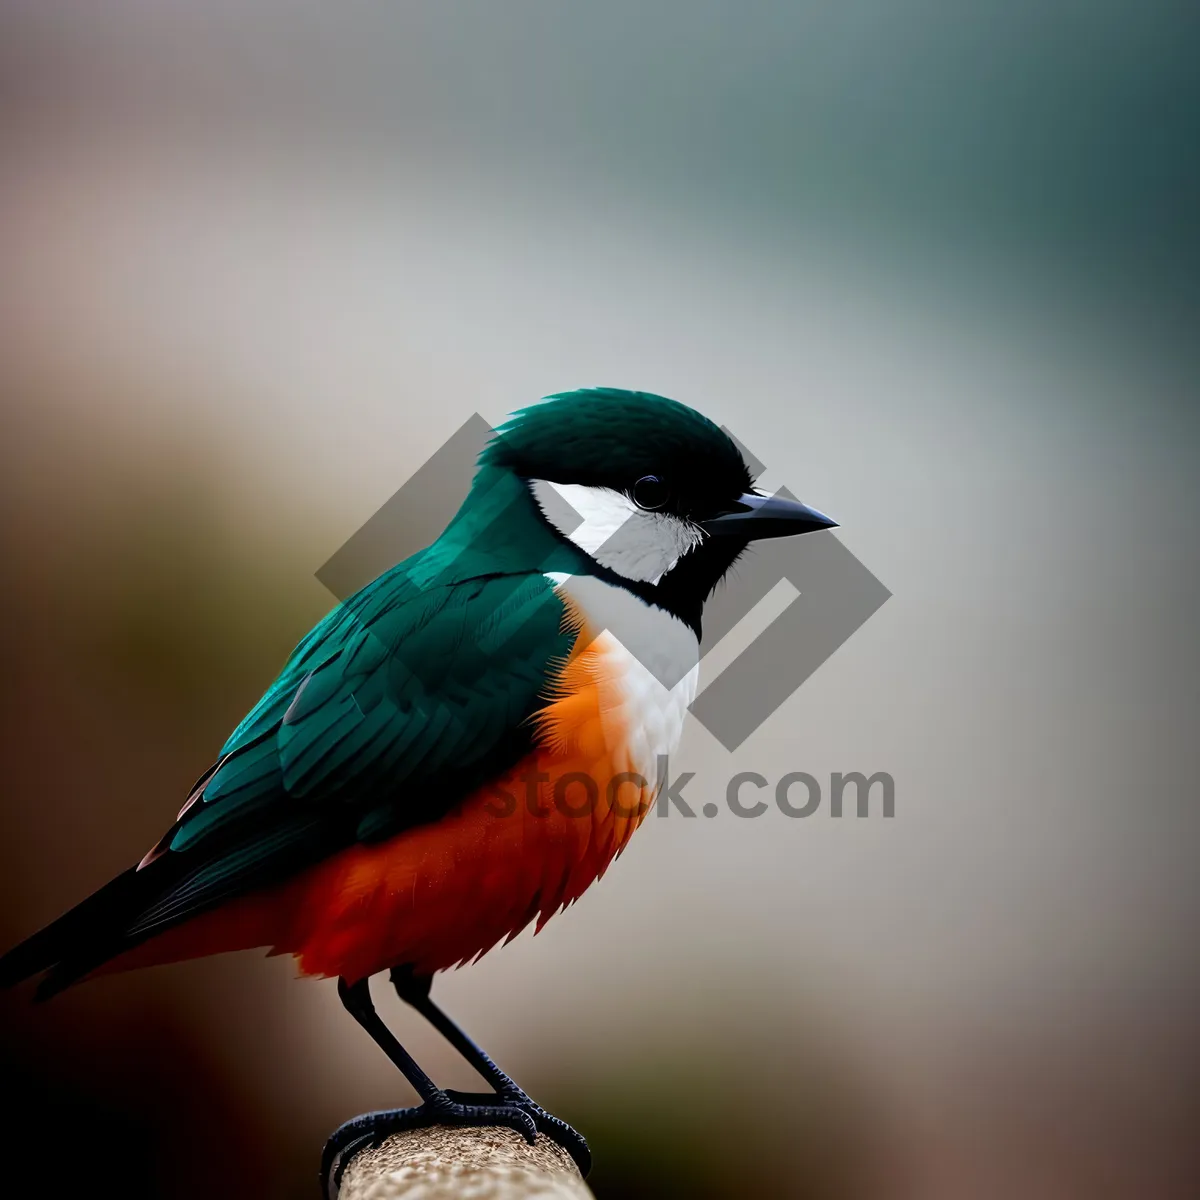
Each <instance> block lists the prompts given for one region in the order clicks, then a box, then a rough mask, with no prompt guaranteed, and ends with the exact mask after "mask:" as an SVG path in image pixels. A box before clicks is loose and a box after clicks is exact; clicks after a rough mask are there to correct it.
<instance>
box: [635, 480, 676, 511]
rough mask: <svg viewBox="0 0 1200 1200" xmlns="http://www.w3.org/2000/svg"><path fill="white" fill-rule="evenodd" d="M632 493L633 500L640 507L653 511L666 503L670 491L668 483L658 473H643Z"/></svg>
mask: <svg viewBox="0 0 1200 1200" xmlns="http://www.w3.org/2000/svg"><path fill="white" fill-rule="evenodd" d="M632 495H633V502H634V504H636V505H637V506H638V508H645V509H649V510H651V511H653V510H654V509H656V508H662V506H663V505H664V504H666V502H667V498H668V496H669V492H668V491H667V485H666V484H665V483H663V481H662V480H661V479H659V477H658V476H657V475H643V476H642V477H641V479H639V480H638V481H637V483H635V484H634V485H633V491H632Z"/></svg>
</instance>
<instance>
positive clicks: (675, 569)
mask: <svg viewBox="0 0 1200 1200" xmlns="http://www.w3.org/2000/svg"><path fill="white" fill-rule="evenodd" d="M481 462H482V464H483V465H485V466H490V467H492V468H496V469H499V470H502V471H505V472H507V473H511V474H512V475H515V476H516V477H518V478H519V479H520V480H522V481H523V483H524V485H525V486H526V487H527V488H528V489H529V493H530V495H531V496H532V498H533V500H534V502H535V504H536V508H537V512H538V514H539V516H540V519H541V520H542V521H544V522H545V523H546V524H547V525H548V526H550V527H551V529H552V530H553V531H554V533H555V534H556V535H557V536H558V537H560V538H563V539H566V540H567V541H568V542H570V543H571V544H572V545H573V546H574V547H576V548H577V549H578V550H579V551H582V553H583V554H584V555H586V556H587V558H588V559H589V560H591V563H592V564H595V568H596V569H597V570H598V571H600V572H602V573H604V574H606V575H607V574H610V573H611V575H613V576H616V577H618V579H619V581H620V582H621V583H623V584H624V585H625V586H627V587H630V588H631V589H632V590H634V591H637V592H638V593H639V594H642V595H644V596H645V597H646V598H647V599H652V600H654V601H655V602H656V603H659V604H663V605H665V606H668V607H670V608H672V609H673V610H675V611H677V612H679V613H680V615H681V616H684V617H685V618H686V619H689V620H692V619H693V614H694V620H695V622H696V623H697V624H698V620H699V610H700V607H701V606H702V605H703V602H704V600H705V598H706V597H707V596H708V594H709V593H710V592H711V591H712V589H713V587H715V586H716V584H717V582H718V581H719V580H720V579H721V577H722V576H723V575H724V574H725V572H726V571H727V570H728V569H729V567H730V566H731V565H732V564H733V563H734V561H735V560H736V559H737V557H738V556H739V555H740V554H741V553H742V551H743V550H745V548H746V546H747V545H748V544H749V543H750V542H752V541H755V540H757V539H759V538H769V537H781V536H787V535H792V534H800V533H808V532H810V531H813V530H818V529H828V528H830V527H832V526H834V525H835V522H833V521H831V520H830V519H829V518H828V517H826V516H824V515H823V514H822V513H819V512H817V511H816V510H815V509H812V508H809V507H808V506H807V505H804V504H800V503H799V502H797V501H795V500H789V499H786V498H784V497H771V496H764V495H763V494H761V493H760V492H757V491H755V490H754V486H753V478H752V475H751V471H750V468H749V467H748V466H747V464H746V462H745V459H744V458H743V457H742V454H741V452H740V451H739V450H738V447H737V445H736V443H735V442H734V441H733V440H732V438H730V437H729V436H728V434H726V433H725V432H724V431H723V430H722V429H720V428H719V427H718V426H717V425H714V424H713V422H712V421H710V420H709V419H708V418H707V417H704V416H702V415H701V414H700V413H698V412H696V411H695V409H692V408H689V407H688V406H687V405H685V404H680V403H679V402H678V401H675V400H668V399H666V398H665V397H663V396H654V395H651V394H649V393H646V392H629V391H622V390H620V389H616V388H589V389H585V390H582V391H575V392H565V393H562V394H560V395H556V396H550V397H547V398H546V400H545V401H543V402H542V403H540V404H536V405H533V406H531V407H529V408H525V409H522V410H520V411H519V412H517V413H514V414H513V415H512V417H510V418H509V420H508V421H507V422H506V423H505V424H504V425H502V426H501V427H500V429H499V430H497V434H496V437H495V439H494V440H493V441H492V443H491V444H490V445H489V446H488V448H487V449H486V450H485V452H484V455H483V458H482V460H481Z"/></svg>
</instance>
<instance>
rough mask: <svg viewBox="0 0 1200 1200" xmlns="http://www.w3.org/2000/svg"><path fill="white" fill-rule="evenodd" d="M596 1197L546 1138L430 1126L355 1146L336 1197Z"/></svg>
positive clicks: (426, 1199)
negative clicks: (362, 1147)
mask: <svg viewBox="0 0 1200 1200" xmlns="http://www.w3.org/2000/svg"><path fill="white" fill-rule="evenodd" d="M468 1196H469V1197H471V1200H594V1197H593V1196H592V1193H591V1190H590V1189H589V1188H588V1186H587V1184H586V1183H584V1182H583V1179H582V1178H581V1177H580V1174H579V1170H578V1168H577V1167H576V1166H575V1163H574V1162H573V1161H572V1159H571V1156H570V1155H569V1154H568V1153H567V1152H566V1151H565V1150H564V1149H562V1147H561V1146H559V1145H558V1144H557V1143H555V1142H552V1141H551V1140H550V1139H549V1138H548V1137H545V1136H540V1137H539V1138H538V1139H537V1142H536V1143H535V1144H534V1145H532V1146H531V1145H529V1143H528V1142H526V1141H525V1139H524V1138H523V1137H521V1135H520V1134H519V1133H517V1132H516V1131H515V1130H512V1129H504V1128H498V1127H490V1128H487V1129H452V1128H450V1127H448V1126H445V1125H434V1126H431V1127H430V1128H428V1129H408V1130H405V1131H404V1132H403V1133H394V1134H392V1136H391V1137H389V1138H388V1139H387V1140H386V1141H385V1142H383V1144H382V1145H380V1146H378V1147H376V1148H375V1149H366V1150H363V1151H360V1152H359V1153H358V1154H356V1155H355V1156H354V1158H352V1159H351V1160H350V1163H349V1165H348V1166H347V1167H346V1173H345V1174H344V1175H343V1176H342V1184H341V1189H340V1191H339V1193H338V1200H462V1198H463V1197H468Z"/></svg>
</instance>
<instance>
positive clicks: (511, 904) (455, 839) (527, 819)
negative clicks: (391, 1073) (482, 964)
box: [113, 621, 654, 980]
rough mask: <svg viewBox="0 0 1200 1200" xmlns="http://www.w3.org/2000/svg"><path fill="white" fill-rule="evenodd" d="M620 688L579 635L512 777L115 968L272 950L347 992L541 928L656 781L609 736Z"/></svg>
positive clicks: (616, 845) (590, 875) (622, 835)
mask: <svg viewBox="0 0 1200 1200" xmlns="http://www.w3.org/2000/svg"><path fill="white" fill-rule="evenodd" d="M579 623H580V624H581V625H582V621H580V622H579ZM580 647H583V648H582V649H580ZM620 686H621V681H620V679H617V678H613V677H612V664H611V661H610V660H609V656H608V655H606V653H605V650H604V648H603V639H602V640H601V642H592V640H591V636H590V634H589V633H588V632H587V630H586V629H584V628H581V630H580V633H579V636H578V637H577V640H576V651H575V653H573V655H572V656H571V658H570V660H569V661H568V662H567V663H566V665H565V666H564V668H563V670H562V671H561V673H560V675H559V678H558V679H557V681H556V683H555V685H554V688H553V693H552V696H551V698H550V701H549V703H548V704H547V706H546V707H545V708H544V709H543V710H542V711H541V712H540V713H539V714H538V717H537V718H536V720H537V726H538V738H537V744H536V748H535V749H534V751H533V752H532V753H531V754H529V755H528V756H527V757H526V758H525V760H523V761H522V762H521V763H520V764H518V766H517V767H516V768H514V770H512V771H511V772H509V774H508V775H507V776H505V777H504V778H502V779H498V780H495V781H493V782H492V783H491V784H489V785H488V786H487V787H484V788H481V789H480V790H479V791H477V792H475V793H473V794H472V795H470V796H468V797H467V798H466V799H465V800H464V801H463V802H462V803H461V804H459V805H458V806H457V807H456V808H455V809H454V810H453V811H452V812H451V813H449V814H448V815H447V816H445V817H443V818H441V819H440V820H438V821H437V822H435V823H433V824H430V825H424V826H419V827H416V828H414V829H410V830H407V831H405V832H404V833H401V834H399V835H398V836H396V837H394V838H391V839H389V840H388V841H385V842H380V843H376V844H372V845H355V846H351V847H349V848H348V849H346V850H343V851H341V852H339V853H337V854H335V855H333V856H332V857H330V858H328V859H326V860H324V861H322V862H320V863H318V864H316V865H315V866H313V867H311V868H309V869H308V870H306V871H305V872H303V873H302V874H301V875H299V876H297V877H296V878H294V879H292V880H290V881H289V882H287V883H286V884H284V885H281V886H279V887H277V888H274V889H271V890H270V891H267V892H263V893H258V894H255V895H251V896H246V897H244V898H242V899H241V900H239V901H236V902H234V903H232V904H230V905H227V906H225V907H224V908H222V909H219V910H217V911H216V912H214V913H210V914H207V915H205V916H202V917H198V918H196V919H195V920H193V921H191V922H188V923H187V924H186V925H183V926H180V927H179V928H178V929H176V930H172V931H169V932H168V933H166V934H164V935H163V936H162V937H160V938H158V939H155V941H153V942H151V943H148V944H147V945H146V946H144V947H139V948H138V949H137V950H135V951H133V952H131V954H130V955H129V956H126V959H125V960H123V961H121V962H119V963H114V964H113V966H115V967H117V968H118V969H119V968H121V967H125V966H134V965H142V964H143V963H146V962H151V961H153V962H163V961H171V960H173V959H178V958H189V957H194V956H197V955H201V954H211V953H217V952H219V951H223V950H232V949H242V948H248V947H250V946H263V945H267V946H271V947H272V952H273V953H280V954H283V953H286V954H292V955H295V956H296V958H297V959H298V961H299V965H300V970H301V972H302V973H303V974H306V975H323V976H324V975H341V976H344V977H346V978H347V979H350V980H356V979H361V978H363V977H365V976H367V975H372V974H375V973H376V972H378V971H382V970H385V969H387V968H389V967H392V966H396V965H400V964H411V965H412V966H413V967H414V968H415V969H416V970H417V971H418V972H419V973H423V974H424V973H432V972H434V971H438V970H443V969H445V968H447V967H451V966H454V965H456V964H460V963H464V962H467V961H469V960H471V959H474V958H476V957H478V956H479V955H481V954H482V953H484V952H485V951H486V950H488V949H490V948H491V947H492V946H494V945H496V943H497V942H499V941H501V940H502V939H505V938H511V937H513V936H515V935H516V934H517V933H519V932H520V931H521V930H522V929H524V928H525V927H526V926H527V925H528V924H529V923H530V922H531V921H533V920H535V919H536V920H537V922H538V926H537V927H538V928H539V929H540V928H541V926H542V925H543V924H544V923H545V922H546V921H547V920H548V919H549V918H550V917H551V916H552V915H553V914H554V913H555V912H556V911H558V910H559V909H561V908H562V907H564V906H565V905H567V904H570V903H571V902H572V901H574V900H576V899H577V898H578V897H579V896H580V895H581V894H582V893H583V892H584V890H585V889H586V888H587V887H588V885H589V884H591V883H592V881H593V880H595V879H597V878H599V877H600V876H601V875H602V874H603V873H604V871H605V869H606V868H607V867H608V865H609V863H610V862H611V861H612V859H613V858H614V857H615V856H616V855H617V854H618V853H619V852H620V850H621V849H622V848H623V847H624V846H625V844H626V842H627V841H628V840H629V837H630V836H631V834H632V833H633V831H634V830H635V829H636V828H637V826H638V825H639V824H640V822H641V820H642V818H643V817H644V815H645V813H646V811H647V810H648V808H649V806H650V804H651V803H652V801H653V795H654V779H653V778H652V777H651V778H645V777H644V776H637V775H635V774H634V764H632V763H631V762H630V760H629V759H628V757H627V755H626V752H625V746H626V744H627V741H628V739H627V738H626V737H625V736H624V734H625V731H624V730H622V729H620V728H619V718H618V721H617V722H616V726H615V725H614V713H615V712H616V713H619V710H620V705H619V704H618V703H614V695H615V691H616V690H617V689H619V688H620ZM643 769H645V768H644V767H643Z"/></svg>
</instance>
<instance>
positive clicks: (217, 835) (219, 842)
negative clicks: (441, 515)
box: [14, 551, 571, 994]
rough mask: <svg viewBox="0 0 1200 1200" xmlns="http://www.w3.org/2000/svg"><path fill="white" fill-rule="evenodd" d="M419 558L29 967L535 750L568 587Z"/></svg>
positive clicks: (347, 620)
mask: <svg viewBox="0 0 1200 1200" xmlns="http://www.w3.org/2000/svg"><path fill="white" fill-rule="evenodd" d="M425 553H426V554H428V553H430V552H429V551H426V552H425ZM420 558H421V556H417V559H416V560H409V562H407V563H403V564H401V565H400V566H399V567H397V568H394V569H393V570H392V571H390V572H388V573H387V574H385V575H383V576H381V577H380V578H379V579H378V580H376V581H375V583H373V584H371V585H370V586H369V587H367V588H365V589H364V590H363V591H362V592H359V593H358V594H357V595H356V596H354V597H352V598H351V599H350V600H348V601H346V602H345V603H344V604H342V605H341V606H339V607H338V608H337V609H335V610H334V611H333V612H332V613H330V614H329V616H328V617H326V618H325V620H324V621H322V622H321V623H320V624H319V625H317V626H316V628H315V629H313V631H312V632H311V633H310V634H309V635H308V636H307V637H306V638H305V639H304V640H303V641H302V642H301V643H300V645H299V646H297V647H296V649H295V651H294V652H293V654H292V656H291V658H290V659H289V661H288V663H287V664H286V666H285V667H284V669H283V671H282V672H281V674H280V675H279V678H278V679H277V680H276V681H275V683H274V684H273V685H272V686H271V687H270V688H269V689H268V691H267V692H266V694H265V695H264V696H263V697H262V699H261V700H260V701H259V703H258V704H257V705H256V706H255V707H254V709H253V710H252V711H251V712H250V713H249V714H248V715H247V717H246V718H245V720H244V721H243V722H242V723H241V724H240V725H239V726H238V728H237V729H236V730H235V731H234V733H233V735H232V736H231V737H230V739H229V741H228V742H227V743H226V744H225V746H224V747H223V749H222V752H221V755H220V757H219V759H218V761H217V763H216V764H215V766H214V767H213V768H212V769H210V771H209V772H208V774H206V775H205V776H204V777H203V778H202V779H201V780H200V781H199V783H198V784H197V785H196V787H195V789H194V790H193V792H192V794H191V796H190V798H189V800H188V803H187V804H186V805H185V806H184V808H183V810H182V811H181V813H180V815H179V817H178V819H177V820H176V822H175V824H174V825H173V826H172V828H171V829H170V830H169V831H168V832H167V834H166V835H165V836H164V837H163V839H162V841H161V842H160V843H159V845H158V846H157V847H156V848H155V850H154V851H153V852H152V853H151V854H150V855H148V856H147V859H146V860H145V861H144V863H143V864H142V866H141V868H139V869H138V870H137V871H135V872H130V873H127V875H126V876H122V877H120V878H119V879H118V880H117V881H114V884H113V885H110V888H111V889H113V896H114V899H113V900H112V902H111V903H106V904H100V905H99V907H100V911H99V912H97V913H95V914H93V915H92V917H91V918H89V919H88V920H87V921H83V916H82V914H83V913H84V911H85V909H86V906H87V905H88V904H89V903H91V902H89V901H85V902H84V904H83V905H81V906H80V907H79V909H78V910H73V912H72V913H68V914H67V915H66V916H65V917H63V918H62V919H61V922H63V923H66V924H65V925H64V926H63V930H62V932H63V936H64V937H65V936H66V933H67V932H70V921H71V918H72V916H73V914H78V915H77V920H76V923H77V924H79V923H80V922H82V925H83V928H82V929H77V930H75V931H74V933H73V934H72V936H71V937H69V938H67V944H66V946H65V948H64V946H63V945H62V944H61V943H62V941H63V937H60V938H58V939H55V938H54V937H50V936H48V935H51V934H52V933H53V931H54V929H55V926H51V927H50V928H49V929H47V930H45V931H43V933H42V934H40V935H35V936H36V937H43V938H44V939H45V941H44V944H43V945H42V947H41V949H40V951H39V952H38V954H37V955H31V954H27V955H26V959H25V960H22V964H21V965H24V966H27V965H28V961H32V960H33V959H35V958H37V959H40V958H44V957H47V956H48V955H49V956H50V957H51V961H49V962H43V963H41V964H40V966H39V967H35V968H33V969H41V967H44V966H53V970H52V971H51V974H50V975H49V976H48V977H47V979H46V980H45V981H44V983H43V994H50V993H52V992H53V991H56V990H59V989H60V988H61V987H63V986H66V984H67V983H69V982H70V981H71V980H72V979H74V978H77V977H78V976H79V975H80V974H83V973H85V972H86V971H89V970H92V969H94V967H95V966H96V965H98V963H99V962H102V961H104V960H105V959H107V958H110V957H112V956H113V955H115V954H117V953H120V952H121V951H122V950H124V949H126V948H128V947H129V946H131V945H134V944H136V943H137V942H140V941H143V940H145V939H146V938H147V937H150V936H153V935H154V934H156V933H159V932H161V931H162V930H164V929H165V928H167V927H169V926H171V925H174V924H176V923H178V922H180V921H182V920H185V919H187V918H188V917H191V916H193V915H195V914H196V913H198V912H201V911H203V910H205V909H208V908H210V907H212V906H213V905H215V904H217V903H219V902H221V901H222V900H225V899H227V898H229V897H231V896H234V895H237V894H240V893H242V892H245V891H247V890H249V889H251V888H255V887H260V886H264V885H267V884H270V883H273V882H275V881H278V880H280V879H283V878H286V877H288V876H289V875H291V874H293V873H295V872H296V871H298V870H300V869H302V868H303V867H305V866H307V865H309V864H311V863H313V862H315V861H318V860H319V859H321V858H323V857H326V856H328V855H330V854H332V853H334V852H336V851H337V850H339V849H341V848H343V847H345V846H347V845H349V844H351V843H352V842H354V841H369V840H375V839H381V838H386V837H389V836H391V835H393V834H395V833H396V832H398V831H400V830H402V829H405V828H408V827H411V826H413V825H417V824H421V823H425V822H429V821H434V820H436V819H437V818H438V817H439V816H441V815H443V814H444V813H445V812H447V811H448V810H449V809H450V808H452V807H453V806H454V804H456V803H457V802H458V801H459V800H460V799H461V798H462V797H463V796H465V795H466V794H467V793H468V792H469V791H471V790H472V789H473V788H475V787H477V786H479V785H480V784H481V783H483V782H485V781H486V780H487V779H489V778H492V777H494V776H495V775H496V774H497V773H500V772H503V771H505V770H507V769H509V768H510V767H511V766H512V765H513V764H515V763H516V762H517V761H519V759H520V758H521V757H522V756H523V755H524V754H525V753H527V752H528V750H529V749H530V747H531V745H532V734H533V730H532V728H531V723H530V721H529V718H530V717H531V715H532V714H533V713H535V712H536V711H537V710H538V709H539V708H540V707H542V706H543V705H544V703H545V684H546V677H547V672H549V671H552V670H553V669H554V667H555V665H556V664H557V663H558V662H561V661H562V660H563V659H564V658H565V657H566V655H567V654H568V653H569V651H570V643H571V635H570V633H569V631H568V630H567V629H566V627H565V624H564V619H563V618H564V610H563V605H562V602H561V600H560V599H559V598H558V596H557V595H556V594H555V592H554V589H553V587H552V585H551V584H550V583H549V581H548V580H547V579H546V578H545V576H543V575H542V574H540V573H537V574H528V573H522V574H495V575H482V576H478V577H474V578H465V579H464V578H456V579H453V580H449V581H446V582H439V581H437V580H436V579H435V580H434V581H433V582H429V581H428V579H427V578H426V575H427V572H426V573H423V572H422V570H421V569H420V567H421V563H420V561H419V560H420ZM122 880H125V883H124V884H122V883H121V881H122ZM118 885H120V886H119V887H118ZM101 895H102V893H101V894H98V895H97V897H95V898H94V900H95V901H96V902H97V904H99V902H100V899H101ZM114 907H115V908H116V909H117V910H118V911H117V912H115V913H114V912H113V911H111V910H112V909H113V908H114ZM59 924H60V923H57V922H56V925H59ZM32 941H33V939H31V942H32ZM71 943H74V946H75V949H74V952H72V945H71ZM81 943H82V945H81ZM18 949H20V948H18ZM14 970H15V967H14ZM29 973H32V971H30V972H29Z"/></svg>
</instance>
